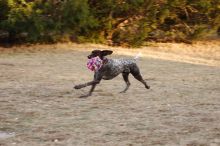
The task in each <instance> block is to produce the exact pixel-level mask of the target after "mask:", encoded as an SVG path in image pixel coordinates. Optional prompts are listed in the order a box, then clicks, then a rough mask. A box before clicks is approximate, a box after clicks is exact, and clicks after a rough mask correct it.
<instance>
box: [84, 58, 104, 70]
mask: <svg viewBox="0 0 220 146" xmlns="http://www.w3.org/2000/svg"><path fill="white" fill-rule="evenodd" d="M102 63H103V61H102V60H101V59H100V58H99V57H98V56H97V57H94V58H91V59H89V60H88V62H87V68H88V69H89V70H91V71H97V70H99V69H100V68H101V67H102Z"/></svg>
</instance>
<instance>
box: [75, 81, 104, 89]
mask: <svg viewBox="0 0 220 146" xmlns="http://www.w3.org/2000/svg"><path fill="white" fill-rule="evenodd" d="M99 82H100V81H97V80H93V81H91V82H87V83H84V84H79V85H76V86H74V88H75V89H81V88H84V87H87V86H90V85H94V84H98V83H99Z"/></svg>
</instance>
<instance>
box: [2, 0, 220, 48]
mask: <svg viewBox="0 0 220 146" xmlns="http://www.w3.org/2000/svg"><path fill="white" fill-rule="evenodd" d="M219 36H220V1H219V0H104V1H100V0H0V43H1V44H5V43H8V44H12V43H16V44H17V43H56V42H70V41H71V42H77V43H84V42H89V43H101V44H107V45H113V46H115V45H116V46H119V45H120V46H141V45H144V44H145V43H146V42H149V41H154V42H184V43H189V44H190V43H192V41H193V40H198V39H217V38H219Z"/></svg>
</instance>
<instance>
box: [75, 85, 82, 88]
mask: <svg viewBox="0 0 220 146" xmlns="http://www.w3.org/2000/svg"><path fill="white" fill-rule="evenodd" d="M73 88H74V89H80V88H82V87H81V86H80V85H76V86H74V87H73Z"/></svg>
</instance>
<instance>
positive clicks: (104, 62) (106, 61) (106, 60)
mask: <svg viewBox="0 0 220 146" xmlns="http://www.w3.org/2000/svg"><path fill="white" fill-rule="evenodd" d="M106 63H108V58H105V57H103V59H102V65H104V64H106Z"/></svg>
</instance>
